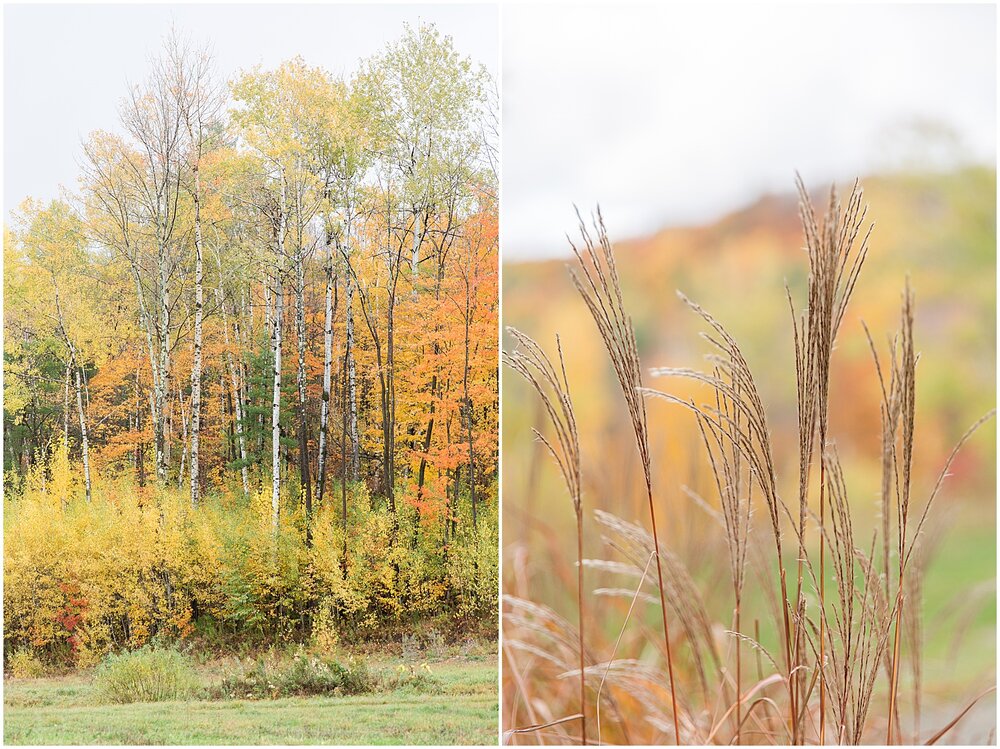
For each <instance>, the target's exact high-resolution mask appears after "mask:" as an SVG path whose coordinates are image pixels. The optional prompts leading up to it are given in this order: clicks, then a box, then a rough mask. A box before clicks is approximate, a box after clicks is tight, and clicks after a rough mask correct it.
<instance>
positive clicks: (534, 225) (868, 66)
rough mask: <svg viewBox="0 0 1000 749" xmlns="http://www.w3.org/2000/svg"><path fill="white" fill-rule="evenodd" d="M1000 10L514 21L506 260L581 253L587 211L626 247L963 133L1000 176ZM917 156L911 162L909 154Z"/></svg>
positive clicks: (581, 13)
mask: <svg viewBox="0 0 1000 749" xmlns="http://www.w3.org/2000/svg"><path fill="white" fill-rule="evenodd" d="M995 14H996V10H995V8H994V7H993V6H987V5H980V6H903V5H895V6H871V5H867V6H866V5H862V4H859V5H852V6H846V5H845V6H837V7H832V6H815V5H813V6H806V5H799V6H789V5H785V6H773V7H759V6H758V7H756V8H754V7H747V6H738V7H734V6H717V5H711V4H707V3H706V4H703V5H701V6H676V5H671V6H664V7H651V6H644V7H622V6H620V5H617V6H613V7H612V6H604V7H588V8H582V9H581V8H570V7H566V6H543V7H529V6H505V7H504V9H503V188H502V200H503V205H502V227H503V228H502V232H503V252H504V257H505V259H511V258H513V259H521V258H528V257H539V256H543V255H557V254H563V253H565V252H566V251H567V243H566V239H565V233H566V232H567V231H569V232H570V233H572V232H574V231H575V218H574V214H573V210H572V203H574V202H575V203H577V204H578V205H579V206H580V208H581V211H589V209H591V208H592V207H593V205H594V204H595V203H596V202H598V201H599V202H600V204H601V208H602V211H603V212H604V216H605V220H606V222H607V224H608V229H609V232H610V233H611V234H612V236H613V237H618V238H622V237H625V236H631V235H637V234H643V233H647V232H651V231H654V230H656V229H658V228H660V227H662V226H664V225H670V224H679V223H680V224H683V223H692V222H701V221H705V220H708V219H711V218H713V217H715V216H718V215H720V214H721V213H724V212H726V211H728V210H731V209H733V208H736V207H739V206H741V205H743V204H745V203H747V202H749V201H751V200H753V199H754V198H756V197H757V196H758V195H760V194H761V193H762V192H765V191H772V192H774V191H787V190H789V189H790V188H791V187H792V180H793V176H794V171H795V170H796V169H798V170H799V171H800V172H801V173H802V175H803V178H804V179H805V180H806V182H807V184H817V183H822V182H825V181H828V180H830V179H833V178H837V179H850V178H853V177H854V176H855V175H862V176H863V175H864V174H865V173H868V172H870V171H872V170H876V169H878V168H880V167H885V166H891V165H892V164H894V163H897V164H898V163H899V153H900V152H901V151H902V152H906V150H907V147H906V146H905V145H904V144H903V143H902V142H901V141H902V138H901V137H900V136H901V133H900V131H899V128H900V127H901V126H905V125H906V124H907V123H910V122H913V121H914V120H916V119H924V120H929V121H936V122H941V123H945V124H947V125H948V126H949V127H950V128H952V129H954V130H955V131H956V132H957V133H958V134H959V135H960V137H961V139H962V142H963V144H964V149H965V152H964V157H965V158H971V159H975V160H981V161H987V162H992V163H995V160H996V125H997V122H996V103H997V101H996V91H997V88H996V28H997V27H996V15H995ZM911 150H912V149H911Z"/></svg>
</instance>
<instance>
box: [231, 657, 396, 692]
mask: <svg viewBox="0 0 1000 749" xmlns="http://www.w3.org/2000/svg"><path fill="white" fill-rule="evenodd" d="M377 688H378V680H377V679H376V678H375V677H374V676H373V675H372V674H371V672H369V670H368V669H367V668H366V667H365V666H363V665H350V666H345V665H344V664H342V663H339V662H338V661H334V660H331V659H327V658H322V657H317V656H309V655H305V654H304V653H302V652H299V653H297V654H296V655H295V657H294V658H293V659H292V661H291V663H287V662H277V663H276V662H273V661H272V662H269V661H268V660H267V659H265V658H260V659H258V660H257V662H256V663H255V664H254V666H253V667H252V668H251V669H249V670H244V671H241V672H238V673H235V674H230V675H227V676H226V677H225V678H224V679H223V680H222V682H221V683H220V684H219V685H218V686H217V687H215V688H214V689H213V690H212V692H211V696H212V697H215V698H216V699H250V700H265V699H278V698H279V697H305V696H311V695H323V694H328V695H349V694H364V693H368V692H374V691H376V689H377Z"/></svg>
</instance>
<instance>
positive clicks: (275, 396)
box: [271, 171, 286, 532]
mask: <svg viewBox="0 0 1000 749" xmlns="http://www.w3.org/2000/svg"><path fill="white" fill-rule="evenodd" d="M280 178H281V203H280V207H279V216H278V236H277V241H276V243H275V253H276V273H275V281H276V282H277V283H276V289H275V305H274V306H275V312H274V328H273V330H274V340H273V349H274V389H273V391H272V399H271V524H272V525H273V527H274V530H275V532H277V530H278V520H279V512H280V506H281V505H280V497H281V463H280V457H281V313H282V308H283V307H284V294H283V293H282V278H281V273H282V266H283V263H282V255H283V253H284V245H285V226H286V224H285V221H286V216H285V205H286V203H285V173H284V171H281V173H280Z"/></svg>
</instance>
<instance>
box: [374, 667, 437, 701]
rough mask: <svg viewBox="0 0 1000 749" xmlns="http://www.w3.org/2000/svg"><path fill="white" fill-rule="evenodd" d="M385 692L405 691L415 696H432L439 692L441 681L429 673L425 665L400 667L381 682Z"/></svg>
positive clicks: (428, 668)
mask: <svg viewBox="0 0 1000 749" xmlns="http://www.w3.org/2000/svg"><path fill="white" fill-rule="evenodd" d="M382 688H383V689H384V690H385V691H387V692H388V691H397V690H402V691H407V692H416V693H417V694H433V693H435V692H440V691H441V681H440V680H439V679H438V678H437V677H436V676H434V674H433V673H432V672H431V667H430V666H428V665H427V664H426V663H421V664H420V665H419V666H416V667H414V666H410V665H400V666H398V667H397V668H396V670H395V671H393V672H392V673H391V674H390V675H388V676H386V677H384V678H383V680H382Z"/></svg>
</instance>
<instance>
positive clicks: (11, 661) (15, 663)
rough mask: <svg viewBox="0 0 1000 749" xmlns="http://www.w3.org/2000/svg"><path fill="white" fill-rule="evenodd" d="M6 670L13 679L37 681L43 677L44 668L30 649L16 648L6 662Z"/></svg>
mask: <svg viewBox="0 0 1000 749" xmlns="http://www.w3.org/2000/svg"><path fill="white" fill-rule="evenodd" d="M7 668H8V669H9V670H10V674H11V676H13V677H14V678H15V679H37V678H39V677H42V676H45V666H44V665H43V664H42V662H41V661H40V660H39V659H38V656H37V655H35V653H34V651H33V650H31V648H18V649H17V650H15V651H14V653H13V654H12V655H11V656H10V658H8V660H7Z"/></svg>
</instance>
